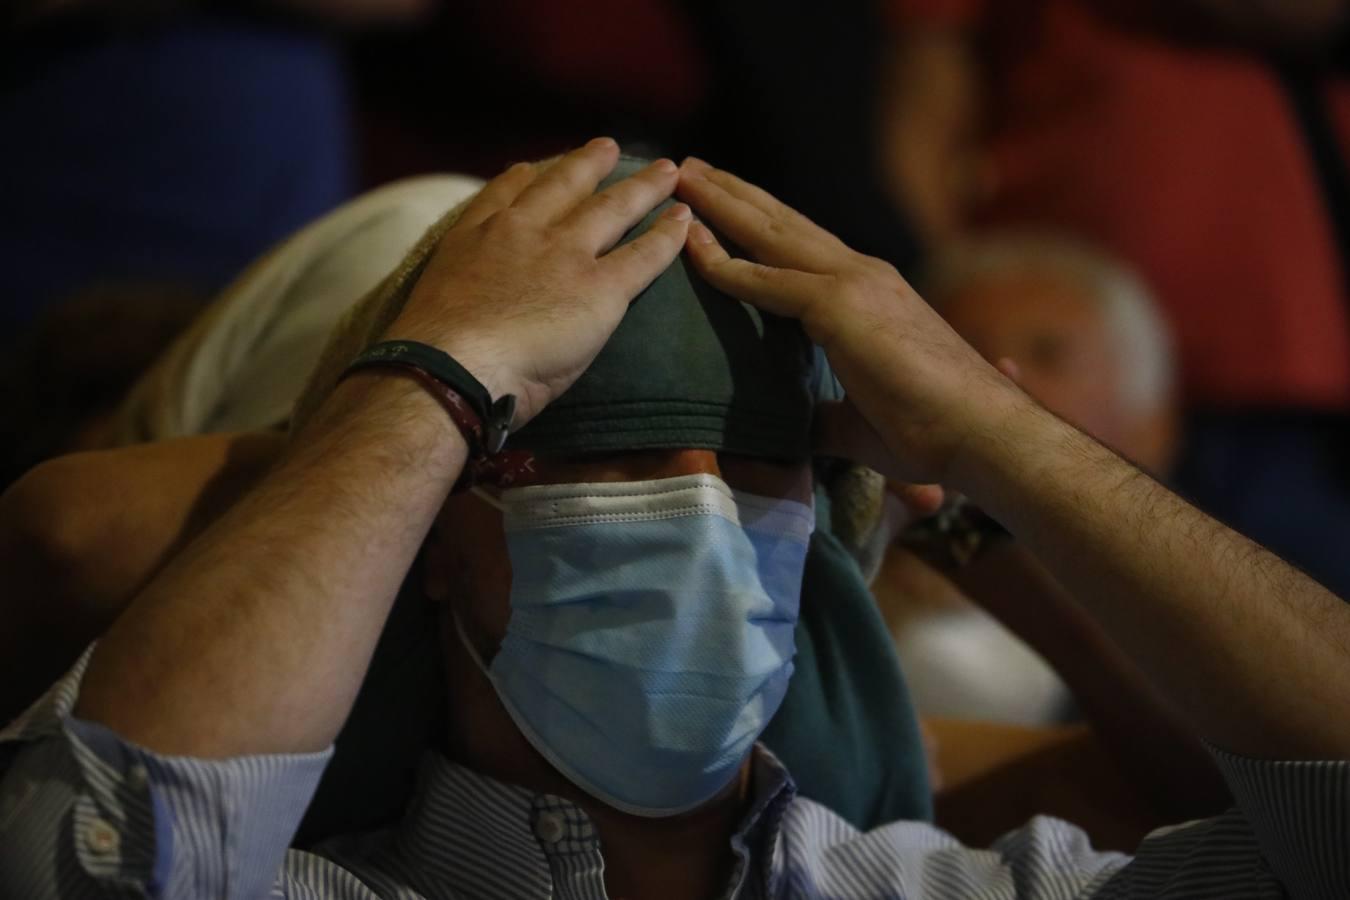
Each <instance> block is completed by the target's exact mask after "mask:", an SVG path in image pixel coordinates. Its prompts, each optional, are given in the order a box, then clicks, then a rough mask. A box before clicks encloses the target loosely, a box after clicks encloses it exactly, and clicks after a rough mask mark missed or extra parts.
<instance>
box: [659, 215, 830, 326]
mask: <svg viewBox="0 0 1350 900" xmlns="http://www.w3.org/2000/svg"><path fill="white" fill-rule="evenodd" d="M685 249H686V250H687V251H688V252H689V259H690V261H691V262H693V264H694V268H695V270H697V271H698V273H699V274H700V275H702V276H703V277H704V278H706V279H707V280H708V283H709V284H711V285H712V286H713V287H715V288H717V289H718V290H719V291H721V292H722V293H724V294H730V295H731V296H733V297H735V298H736V299H737V300H744V301H745V302H746V303H749V304H750V305H751V306H755V307H758V308H759V309H762V310H764V311H765V312H769V313H773V314H774V315H778V316H786V317H788V318H792V319H801V318H803V317H804V316H805V315H806V314H807V311H808V310H809V309H810V307H811V304H812V303H814V302H815V301H816V300H817V299H818V298H819V297H821V296H823V295H827V294H828V287H829V285H828V284H827V282H828V276H825V275H815V274H811V273H809V272H798V271H796V270H794V269H780V268H776V267H774V266H770V265H765V264H764V263H757V262H751V261H749V260H746V259H735V258H734V257H732V256H731V255H730V254H728V253H727V251H726V250H725V249H723V247H722V245H721V244H720V243H718V241H717V238H716V237H714V236H713V233H712V232H711V231H709V230H708V227H707V226H706V225H704V224H703V223H702V222H694V223H693V224H692V225H690V226H689V239H688V240H687V241H686V242H685Z"/></svg>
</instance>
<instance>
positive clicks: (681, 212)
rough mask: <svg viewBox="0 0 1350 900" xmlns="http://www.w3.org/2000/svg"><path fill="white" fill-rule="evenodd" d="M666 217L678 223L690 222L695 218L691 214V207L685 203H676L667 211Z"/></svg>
mask: <svg viewBox="0 0 1350 900" xmlns="http://www.w3.org/2000/svg"><path fill="white" fill-rule="evenodd" d="M666 215H668V216H670V217H671V218H672V219H674V220H675V221H677V222H688V221H689V220H690V219H692V218H693V217H694V214H693V213H692V212H690V210H689V207H688V206H687V205H686V204H683V203H676V204H675V205H674V206H672V207H671V208H670V209H668V210H666Z"/></svg>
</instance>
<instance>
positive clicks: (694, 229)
mask: <svg viewBox="0 0 1350 900" xmlns="http://www.w3.org/2000/svg"><path fill="white" fill-rule="evenodd" d="M689 238H690V239H691V240H692V241H693V242H694V243H696V244H711V243H713V233H712V232H711V231H709V230H708V226H707V225H704V224H703V223H702V222H695V223H694V224H693V225H690V226H689Z"/></svg>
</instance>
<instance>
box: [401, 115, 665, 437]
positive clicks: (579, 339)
mask: <svg viewBox="0 0 1350 900" xmlns="http://www.w3.org/2000/svg"><path fill="white" fill-rule="evenodd" d="M618 159H619V148H618V146H617V145H616V144H615V143H614V142H613V141H612V140H609V139H607V138H600V139H597V140H594V141H591V142H590V143H589V144H587V145H586V146H584V147H582V148H580V149H578V150H573V151H572V152H571V153H568V154H567V155H566V156H564V157H562V158H561V159H560V160H558V161H557V162H555V163H554V164H553V165H551V166H549V167H548V168H547V169H542V170H541V169H540V168H539V167H536V166H533V165H531V164H529V163H521V164H519V165H516V166H512V167H511V168H510V169H508V170H507V171H506V172H504V173H502V174H501V175H499V176H497V177H496V178H494V179H492V181H489V182H488V183H487V185H486V186H485V187H484V188H483V189H482V191H480V192H479V193H478V195H477V196H476V197H474V199H473V200H472V201H470V203H469V205H468V206H467V207H466V208H465V210H464V212H463V215H461V216H460V218H459V220H458V221H457V222H456V223H455V225H454V226H453V227H451V228H450V230H449V231H448V232H446V234H445V237H444V238H443V239H442V240H441V243H440V245H439V246H438V247H437V248H436V252H435V254H434V255H433V256H432V258H431V261H430V263H429V264H428V265H427V268H426V271H425V272H424V273H423V274H422V276H421V278H420V279H419V280H418V282H417V285H416V286H415V287H414V288H413V291H412V295H411V296H410V297H409V298H408V304H407V306H405V307H404V309H403V312H402V313H400V314H399V317H398V318H397V319H395V320H394V322H393V324H392V325H390V327H389V329H388V330H387V331H386V332H385V334H384V337H383V339H385V340H414V341H422V342H424V343H428V344H431V345H432V346H435V347H439V348H440V349H442V350H444V351H445V352H447V353H449V354H450V355H451V356H452V357H454V358H455V359H456V360H457V361H458V362H459V363H460V364H461V365H463V366H464V367H465V368H466V369H468V370H469V371H470V372H472V373H473V374H474V375H475V376H476V377H477V378H478V379H479V380H480V381H482V382H483V384H484V385H485V386H486V387H487V388H488V391H489V392H490V393H491V394H492V396H493V397H500V396H501V395H503V394H508V393H509V394H515V395H516V401H517V405H516V419H515V427H517V428H519V427H520V426H522V425H524V424H525V423H526V422H528V421H529V420H530V419H531V418H533V417H534V416H535V415H536V414H538V412H539V411H540V410H541V409H543V408H544V406H546V405H547V404H548V403H549V402H550V401H552V400H553V399H554V398H556V397H557V396H558V395H559V394H561V393H562V392H563V391H565V390H566V389H567V388H568V387H569V386H571V384H572V382H574V381H576V379H577V378H578V377H579V376H580V375H581V373H582V372H583V371H585V369H586V367H587V366H589V365H590V364H591V361H592V360H594V359H595V357H596V354H598V353H599V352H600V349H601V348H602V347H603V346H604V345H605V342H606V341H607V340H608V339H609V336H610V334H612V333H613V331H614V329H615V328H617V327H618V325H619V321H620V320H621V319H622V318H623V315H624V312H625V311H626V310H627V309H628V304H629V302H630V301H631V300H632V299H633V298H634V297H636V296H637V295H638V294H639V293H640V292H641V291H642V290H643V288H645V287H646V286H647V285H648V284H650V283H651V282H652V280H653V279H655V278H656V276H657V275H659V274H660V273H661V272H662V271H663V270H664V269H665V268H666V267H667V266H669V265H670V264H671V263H672V262H673V261H674V260H675V257H676V256H678V255H679V252H680V248H681V246H682V245H683V244H684V238H685V233H686V231H687V230H688V227H689V218H690V213H689V208H688V207H687V206H685V205H683V204H676V205H675V206H672V207H671V208H670V209H668V210H667V211H666V212H665V213H664V214H663V215H662V216H661V217H660V218H658V219H657V220H656V223H655V224H654V225H652V227H651V228H650V229H649V230H648V231H647V232H646V233H644V234H643V235H641V236H640V237H638V238H636V239H635V240H633V241H630V242H629V243H627V244H625V245H624V246H623V247H621V248H618V249H613V250H612V249H611V248H613V247H614V245H615V243H616V242H617V241H618V240H619V239H620V238H621V237H622V236H623V235H624V233H625V232H627V231H628V230H629V229H630V228H631V227H633V225H635V224H636V223H637V222H638V221H639V220H641V219H642V217H643V216H645V215H647V213H649V212H650V211H651V210H652V209H654V208H655V207H656V206H657V204H659V203H661V202H662V201H664V200H665V199H667V198H668V197H669V196H670V194H671V191H673V190H674V188H675V183H676V181H677V180H678V177H679V174H678V170H677V169H676V167H675V164H674V163H672V162H671V161H670V160H657V161H656V162H654V163H652V164H651V165H649V166H648V167H647V168H645V169H643V170H642V171H641V172H638V173H637V174H635V175H633V176H632V177H630V178H626V179H624V180H623V181H620V182H618V183H616V184H613V185H611V186H609V187H608V188H606V189H605V190H603V191H601V192H599V193H596V192H595V188H596V186H597V185H598V184H599V183H600V181H601V180H602V179H604V177H605V176H606V175H608V174H609V173H610V172H611V171H613V169H614V166H615V164H616V163H617V162H618Z"/></svg>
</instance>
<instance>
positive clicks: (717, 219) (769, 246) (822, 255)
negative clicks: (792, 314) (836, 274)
mask: <svg viewBox="0 0 1350 900" xmlns="http://www.w3.org/2000/svg"><path fill="white" fill-rule="evenodd" d="M689 165H690V164H689V161H686V162H685V168H684V169H682V170H681V173H680V183H679V186H678V187H677V188H676V189H675V193H676V195H677V196H678V197H679V198H680V199H681V200H684V201H685V202H687V203H688V204H689V205H690V206H692V207H694V209H695V210H697V211H698V214H699V216H700V218H702V219H703V220H704V221H706V222H708V223H709V224H711V225H712V226H713V227H715V228H716V229H717V230H718V231H720V232H721V233H722V234H724V235H726V237H727V238H728V239H729V240H730V241H732V242H733V243H735V244H737V245H738V246H740V247H743V248H745V250H746V252H748V253H749V254H750V255H751V256H753V257H754V258H755V259H756V260H758V261H759V262H762V263H766V264H768V265H771V266H780V267H786V268H793V269H800V270H803V271H807V272H818V273H824V272H831V271H835V270H837V269H838V268H839V265H840V263H841V262H842V261H843V259H842V254H843V253H846V252H848V251H847V248H845V247H844V246H843V244H840V243H839V241H838V240H837V239H835V238H834V237H832V236H830V235H829V234H828V232H825V231H823V230H822V229H819V228H817V227H816V226H815V225H812V224H811V223H810V222H809V221H808V220H807V219H806V218H805V217H804V216H799V215H797V214H796V213H792V214H791V216H775V215H771V214H770V213H767V212H765V211H764V210H762V209H760V208H759V207H757V206H755V205H754V204H753V203H750V202H749V201H747V200H744V199H742V198H740V197H737V196H735V195H734V194H732V193H731V192H729V191H728V190H727V189H726V188H725V187H723V186H722V185H720V184H718V183H716V182H714V181H712V180H710V179H709V178H707V177H706V176H705V175H704V174H703V173H702V172H701V170H699V169H698V168H697V167H695V168H692V169H691V168H689ZM784 209H786V207H784ZM789 212H791V211H790V210H789Z"/></svg>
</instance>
